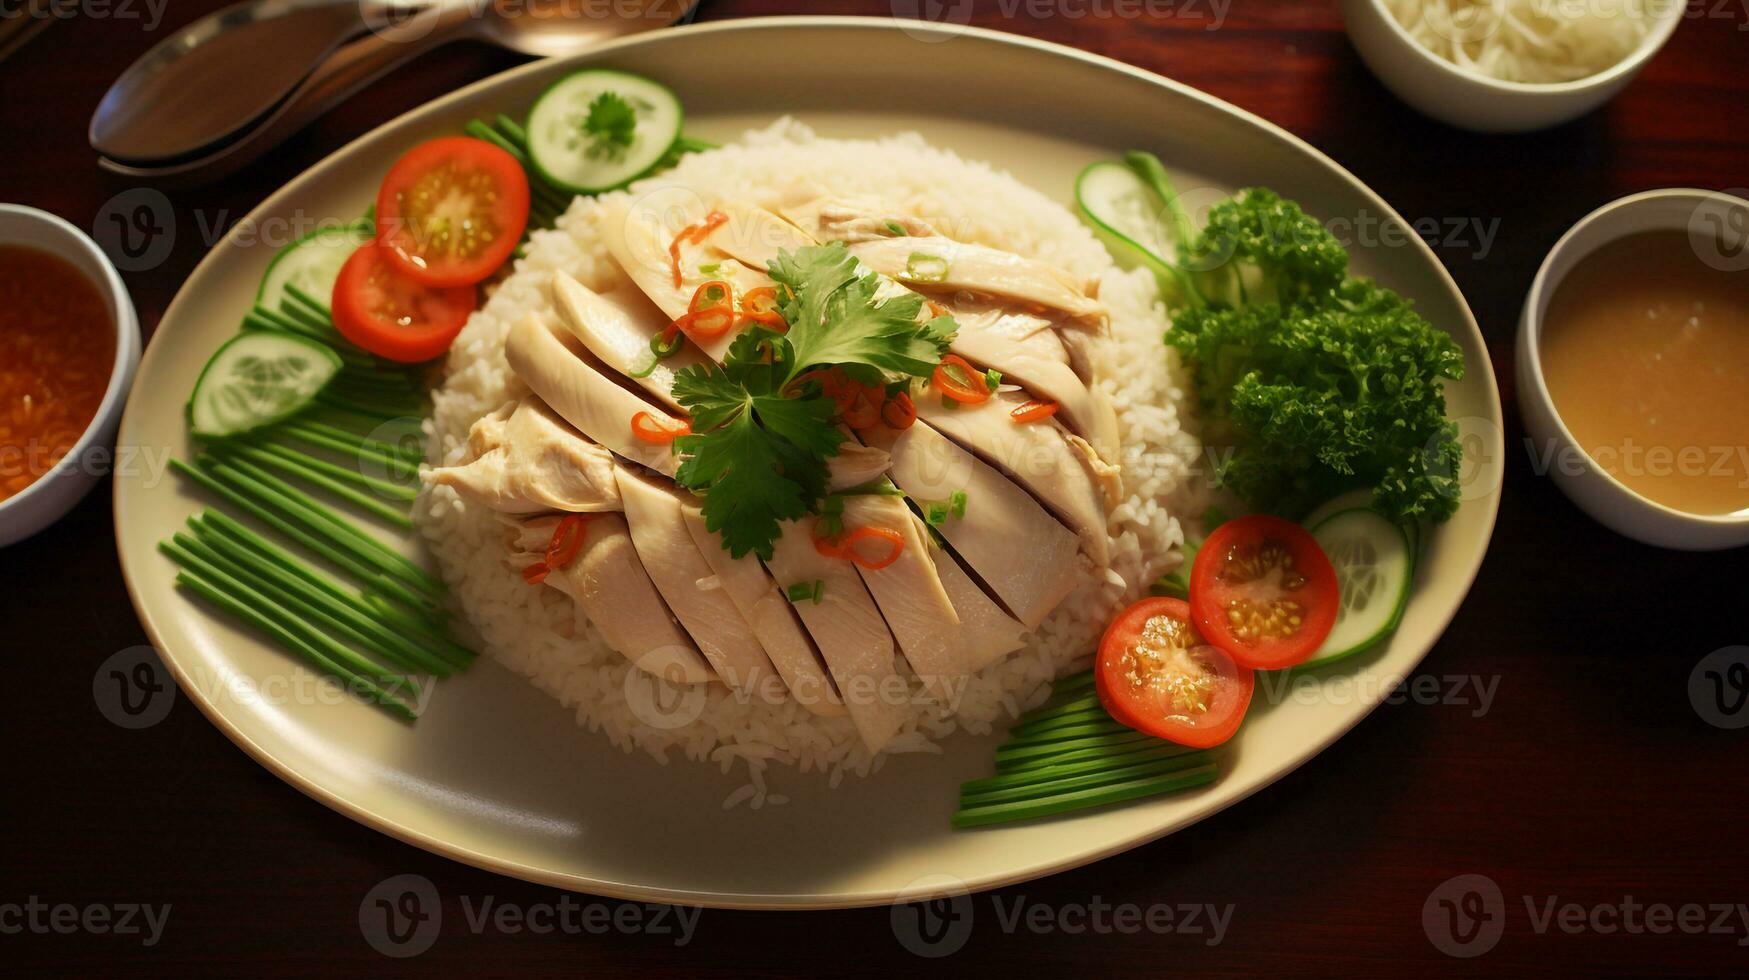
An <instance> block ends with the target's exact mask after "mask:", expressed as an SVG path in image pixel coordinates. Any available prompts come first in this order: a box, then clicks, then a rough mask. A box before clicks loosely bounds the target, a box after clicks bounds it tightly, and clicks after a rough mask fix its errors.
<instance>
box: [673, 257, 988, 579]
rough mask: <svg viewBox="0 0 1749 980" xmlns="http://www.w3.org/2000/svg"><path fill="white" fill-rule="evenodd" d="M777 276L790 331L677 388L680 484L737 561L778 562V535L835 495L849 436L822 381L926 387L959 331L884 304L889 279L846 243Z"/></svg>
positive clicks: (746, 338) (785, 260) (794, 261)
mask: <svg viewBox="0 0 1749 980" xmlns="http://www.w3.org/2000/svg"><path fill="white" fill-rule="evenodd" d="M770 273H771V278H772V279H773V280H775V281H776V283H777V284H778V291H779V293H780V294H782V296H783V301H782V302H781V303H780V304H779V307H778V308H779V312H781V313H782V314H783V318H784V322H785V323H787V324H788V325H789V328H788V331H787V332H785V333H778V332H776V331H772V330H767V329H765V328H762V327H757V326H755V327H750V328H748V329H747V330H746V331H745V332H743V333H742V334H741V335H740V336H738V337H736V338H735V340H734V342H733V343H732V344H730V345H729V350H728V354H727V356H726V357H724V359H723V365H722V367H716V366H715V365H709V364H706V365H699V366H696V367H691V368H687V369H686V370H684V371H681V372H679V374H678V375H676V377H675V383H674V397H675V398H676V399H677V400H678V401H679V402H680V404H681V405H683V406H685V407H686V409H687V411H689V412H690V413H692V430H693V433H694V434H692V435H688V436H682V437H680V438H679V439H677V440H675V443H674V445H675V448H676V450H677V451H679V452H681V453H683V454H685V455H686V456H687V459H686V460H685V461H684V462H682V463H681V464H680V469H679V472H678V473H677V474H676V479H678V480H679V481H680V483H681V485H683V486H685V487H687V488H688V489H691V490H693V491H695V492H698V493H700V494H702V495H703V497H704V508H703V509H704V519H705V526H706V527H708V528H709V529H710V530H711V531H714V532H716V533H717V534H719V535H720V536H721V537H722V539H723V547H724V548H726V549H728V551H729V552H730V553H731V554H733V555H734V556H735V557H737V558H739V557H741V556H742V555H745V554H747V553H748V552H750V551H751V552H753V553H755V554H757V555H759V556H760V557H761V558H770V557H771V553H772V542H774V541H775V540H776V539H777V536H778V534H779V524H780V523H781V522H783V521H787V520H796V519H798V518H801V517H803V516H806V515H807V514H809V513H813V512H814V511H816V510H817V508H818V505H819V501H820V499H821V498H822V497H824V496H825V494H826V479H827V474H826V461H827V460H828V459H829V458H831V457H833V456H836V455H838V447H839V443H840V442H842V441H843V438H844V436H843V434H842V433H841V432H840V431H839V429H838V427H837V426H836V425H835V424H834V423H833V416H834V415H835V414H836V412H837V404H836V403H835V402H834V401H833V400H832V399H831V398H829V397H827V396H826V395H825V394H824V393H823V392H822V390H821V385H820V383H819V381H818V380H816V379H815V377H813V374H814V372H817V371H820V370H822V369H826V368H841V369H843V370H844V371H845V372H847V373H848V374H850V375H851V376H852V377H854V378H856V379H858V380H860V381H862V382H864V383H866V384H894V383H903V382H907V381H908V380H909V379H911V378H923V377H928V376H929V374H930V373H931V372H932V371H934V370H935V366H936V364H937V363H938V362H940V360H941V354H942V351H944V350H945V349H946V347H947V343H948V341H949V340H950V339H951V338H952V337H953V334H954V331H955V330H956V329H957V326H956V324H955V323H954V322H953V318H952V317H950V316H938V317H933V318H931V319H929V320H928V321H925V322H921V323H920V322H918V316H919V314H921V313H922V311H923V298H922V297H921V296H918V295H917V294H915V293H904V294H902V295H896V296H892V297H889V298H887V299H885V300H880V301H877V300H876V298H875V293H876V291H877V290H878V289H879V287H880V284H881V280H880V277H879V276H877V275H876V274H874V273H872V272H864V271H862V270H861V269H860V268H859V267H858V265H857V262H856V259H854V258H853V257H851V255H850V253H849V252H848V251H847V250H846V249H845V247H844V245H843V244H842V243H835V244H832V245H810V246H807V247H805V248H801V249H797V250H796V251H794V252H787V251H786V252H781V253H779V255H778V257H777V258H775V259H773V260H772V261H771V268H770Z"/></svg>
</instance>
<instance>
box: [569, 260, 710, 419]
mask: <svg viewBox="0 0 1749 980" xmlns="http://www.w3.org/2000/svg"><path fill="white" fill-rule="evenodd" d="M552 289H553V301H554V304H555V305H557V306H558V308H559V314H560V316H559V319H560V320H561V321H563V323H564V324H565V326H566V327H567V328H569V329H570V331H571V333H572V334H573V335H575V336H576V338H577V339H578V340H581V341H582V342H583V346H585V347H587V348H589V353H591V354H594V355H595V356H596V358H597V359H599V360H600V361H601V363H602V364H603V365H605V366H606V367H608V368H610V369H612V370H614V371H616V372H618V373H620V374H622V375H625V376H626V377H628V378H631V379H632V380H633V381H635V382H637V384H638V386H639V387H641V388H643V389H644V390H645V391H647V392H649V393H650V394H652V395H654V396H656V398H657V399H658V400H659V401H661V402H662V403H663V404H665V405H667V406H668V407H669V408H672V409H676V410H678V409H679V408H680V403H679V402H677V401H675V400H674V396H673V395H672V394H671V393H670V392H671V391H672V390H673V388H674V375H675V373H676V372H678V371H680V370H682V369H684V368H689V367H693V366H696V365H699V364H703V363H705V362H706V360H705V358H704V356H703V355H701V354H699V352H698V349H697V347H696V346H695V345H693V344H690V343H687V344H682V345H681V346H680V349H679V350H676V351H675V352H674V353H673V354H671V355H669V356H668V357H665V358H663V359H662V360H659V361H657V360H655V355H654V354H652V353H651V352H650V342H651V341H652V340H653V339H654V338H655V337H656V335H657V334H659V333H661V332H662V331H663V330H664V329H665V328H666V327H667V326H668V323H669V319H668V318H667V317H666V316H664V315H663V314H662V311H661V310H659V309H657V308H656V306H655V304H653V303H651V302H650V300H649V298H648V297H646V296H645V295H644V294H643V293H642V292H640V291H639V290H638V288H637V287H636V286H634V285H632V284H631V283H622V284H621V285H620V286H619V287H618V288H615V289H611V290H608V291H607V292H605V293H598V292H595V291H594V290H592V289H590V288H589V287H587V286H585V285H583V284H582V283H580V282H578V281H577V280H576V279H574V278H572V276H571V274H570V273H568V272H555V273H553V284H552ZM652 362H653V363H652ZM646 368H647V369H648V373H647V374H645V375H644V376H643V377H639V376H638V372H639V371H641V370H644V369H646Z"/></svg>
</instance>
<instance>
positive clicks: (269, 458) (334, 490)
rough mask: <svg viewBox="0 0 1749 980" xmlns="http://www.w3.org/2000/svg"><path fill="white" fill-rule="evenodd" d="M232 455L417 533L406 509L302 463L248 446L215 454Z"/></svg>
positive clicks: (221, 455)
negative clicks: (297, 480)
mask: <svg viewBox="0 0 1749 980" xmlns="http://www.w3.org/2000/svg"><path fill="white" fill-rule="evenodd" d="M232 454H235V455H236V456H239V457H241V458H243V459H246V460H249V461H250V462H252V463H258V464H260V465H262V466H266V467H269V468H271V469H276V470H279V471H280V472H282V473H285V474H286V475H288V476H293V477H296V478H298V479H300V480H303V481H304V482H305V483H309V484H312V485H314V486H317V487H320V488H322V489H323V490H326V491H327V492H329V493H331V494H333V495H334V496H336V497H339V498H340V499H342V500H345V501H347V502H348V503H351V504H352V505H354V506H356V507H358V508H360V509H361V510H365V511H368V512H370V513H372V514H375V515H376V516H378V517H380V518H382V519H383V520H385V521H388V522H389V523H390V524H393V525H395V526H396V527H398V528H401V529H402V530H404V531H411V530H412V529H413V519H412V518H411V517H409V516H408V515H407V511H406V510H405V509H396V508H394V507H391V506H389V505H388V504H385V503H383V502H382V501H380V500H373V499H372V498H370V497H367V496H365V495H364V494H362V493H360V492H358V491H357V490H354V489H352V488H351V487H349V486H346V485H345V484H343V483H341V482H340V481H338V480H335V479H333V478H332V477H330V476H328V475H327V474H325V473H323V472H321V471H319V470H316V469H313V468H310V467H306V466H304V465H303V464H301V463H298V462H295V461H293V460H288V459H285V458H283V457H281V456H276V455H273V454H272V453H268V452H265V451H263V450H260V449H257V448H255V447H253V446H248V445H238V446H235V447H227V448H224V449H220V450H217V451H216V452H215V455H217V456H218V457H219V458H220V459H223V458H225V457H226V456H229V455H232Z"/></svg>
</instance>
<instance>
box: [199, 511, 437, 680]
mask: <svg viewBox="0 0 1749 980" xmlns="http://www.w3.org/2000/svg"><path fill="white" fill-rule="evenodd" d="M189 525H190V527H192V528H194V529H195V532H196V535H199V534H200V531H201V528H200V525H199V524H197V523H195V521H194V519H192V518H190V520H189ZM171 540H172V541H174V542H175V543H176V544H178V545H181V546H182V547H183V548H184V549H185V550H187V551H188V552H189V553H191V554H193V555H195V556H197V557H199V558H201V559H203V560H205V561H207V562H208V563H210V564H212V565H214V566H215V567H217V568H219V569H220V570H222V571H224V572H226V573H227V574H229V575H231V576H232V577H233V578H236V579H237V580H239V581H241V582H243V583H244V584H246V585H248V586H250V587H252V588H254V589H256V590H257V591H259V592H261V593H262V594H264V595H266V596H267V597H268V598H270V599H272V600H274V601H275V602H278V603H279V604H280V605H282V606H284V607H286V608H287V609H290V610H291V611H292V612H294V613H297V614H298V615H299V616H301V617H303V618H304V619H305V620H306V621H309V620H314V621H315V622H316V623H319V624H321V625H323V626H325V627H326V628H327V629H329V630H330V631H332V632H334V633H337V634H339V635H340V636H341V637H343V638H345V639H347V640H348V641H350V642H352V643H355V644H357V645H358V646H360V647H363V648H364V649H366V650H368V651H370V652H371V653H374V654H375V655H377V656H378V657H380V658H381V659H383V660H386V661H388V662H389V663H391V664H393V665H394V666H396V667H398V668H400V669H402V670H413V671H423V672H425V673H428V674H435V675H437V676H439V677H444V676H447V675H448V674H449V673H450V672H451V670H452V668H451V667H450V666H449V665H447V664H445V663H443V662H442V661H440V660H438V659H437V658H435V657H433V656H431V655H430V654H428V653H426V652H425V651H423V650H421V649H419V648H418V647H416V646H413V645H412V644H410V643H408V642H407V641H406V640H405V639H403V638H401V637H398V636H396V635H395V634H394V633H392V632H389V631H387V630H384V629H383V628H382V627H381V625H379V624H376V623H373V622H371V621H370V620H369V619H366V618H364V617H361V616H359V615H358V612H357V610H356V609H352V608H349V607H347V606H345V605H342V604H339V603H337V602H336V601H335V600H334V599H333V597H332V596H329V595H327V594H326V593H323V592H318V591H316V590H314V589H311V588H309V587H308V586H307V585H302V584H301V583H299V582H298V581H297V580H296V579H295V578H291V577H290V576H288V575H287V573H285V572H284V571H282V570H279V569H276V568H274V567H273V566H272V565H271V564H268V563H266V562H263V561H261V560H260V559H259V558H256V557H254V556H252V555H251V554H250V553H249V552H248V551H247V550H245V549H242V548H240V547H239V546H238V545H236V544H235V543H234V542H231V541H230V540H229V539H227V538H224V537H223V536H222V535H218V534H215V533H213V532H210V531H209V532H207V536H206V537H190V536H189V535H186V534H183V533H181V532H177V533H176V534H174V535H172V536H171Z"/></svg>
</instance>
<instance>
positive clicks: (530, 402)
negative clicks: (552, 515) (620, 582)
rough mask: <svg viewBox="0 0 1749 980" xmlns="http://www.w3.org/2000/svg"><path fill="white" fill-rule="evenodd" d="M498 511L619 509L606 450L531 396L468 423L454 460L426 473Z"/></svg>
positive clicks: (616, 487) (532, 512)
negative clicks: (459, 453) (465, 438)
mask: <svg viewBox="0 0 1749 980" xmlns="http://www.w3.org/2000/svg"><path fill="white" fill-rule="evenodd" d="M425 479H426V480H427V481H428V482H430V483H432V484H435V485H437V486H440V487H453V488H454V489H455V491H456V492H457V493H459V494H461V495H462V496H463V497H465V498H467V499H469V500H472V501H474V502H476V503H478V504H480V505H482V506H485V507H488V508H490V509H492V510H494V511H497V512H498V513H501V514H544V513H547V512H549V511H555V510H559V511H565V512H568V513H573V514H577V513H591V512H598V511H609V510H619V509H620V504H619V487H618V485H617V484H616V483H615V482H614V478H613V454H611V453H609V452H608V451H607V450H605V449H603V448H601V447H600V446H598V445H596V444H595V443H593V442H590V441H589V440H588V439H585V438H584V437H583V436H582V435H581V434H579V433H578V432H577V430H576V429H573V428H571V426H569V425H567V424H566V423H565V420H564V419H561V418H559V416H558V415H557V414H556V413H555V412H554V411H553V410H552V409H551V408H548V407H547V405H546V404H545V403H544V402H542V401H541V400H540V399H538V398H524V399H523V400H521V401H519V402H510V403H508V404H506V405H504V406H503V407H501V408H499V409H498V410H497V411H495V412H492V413H491V414H489V415H485V416H482V417H481V418H480V420H479V421H477V422H475V423H474V425H473V428H471V429H469V430H468V442H467V449H466V451H465V455H464V456H463V457H462V460H461V462H459V463H457V464H456V465H454V466H440V467H437V468H435V469H433V470H431V471H430V472H428V473H427V474H426V475H425Z"/></svg>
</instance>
